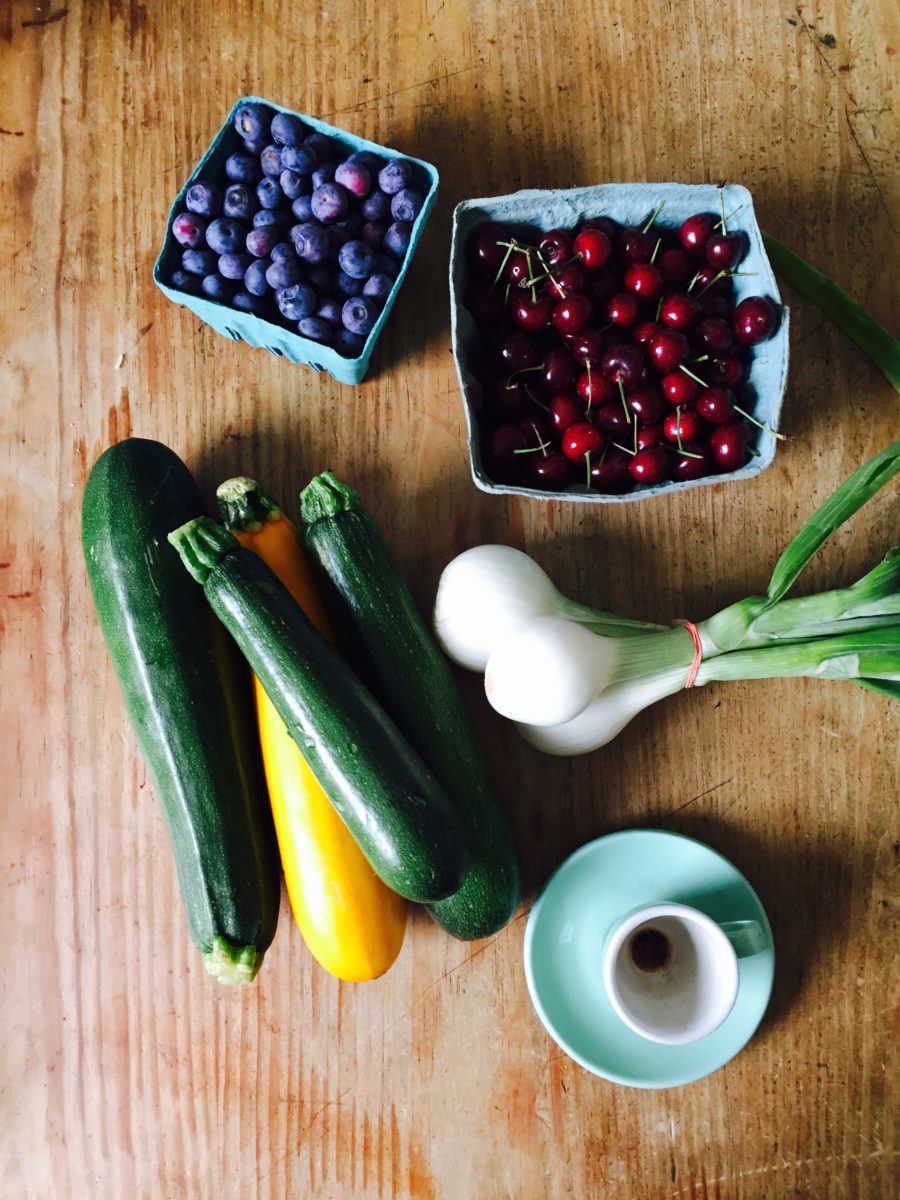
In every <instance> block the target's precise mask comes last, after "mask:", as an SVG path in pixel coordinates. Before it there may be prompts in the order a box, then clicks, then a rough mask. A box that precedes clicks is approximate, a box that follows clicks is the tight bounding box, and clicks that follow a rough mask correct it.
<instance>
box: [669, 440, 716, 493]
mask: <svg viewBox="0 0 900 1200" xmlns="http://www.w3.org/2000/svg"><path fill="white" fill-rule="evenodd" d="M670 457H671V456H670ZM712 469H713V459H712V455H711V454H710V451H709V447H708V446H705V445H704V444H703V443H702V442H683V443H682V446H681V450H676V452H675V455H674V457H673V458H672V462H671V465H670V470H671V472H672V478H673V479H674V480H676V481H677V482H678V483H685V482H687V480H689V479H702V478H703V476H704V475H708V474H709V473H710V471H711V470H712Z"/></svg>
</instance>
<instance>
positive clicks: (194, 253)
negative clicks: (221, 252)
mask: <svg viewBox="0 0 900 1200" xmlns="http://www.w3.org/2000/svg"><path fill="white" fill-rule="evenodd" d="M218 261H219V259H218V255H216V254H213V252H212V250H185V251H184V252H183V253H182V255H181V266H182V269H183V270H185V271H187V273H188V275H199V276H201V278H202V277H203V276H204V275H211V274H212V273H213V271H215V269H216V263H217V262H218Z"/></svg>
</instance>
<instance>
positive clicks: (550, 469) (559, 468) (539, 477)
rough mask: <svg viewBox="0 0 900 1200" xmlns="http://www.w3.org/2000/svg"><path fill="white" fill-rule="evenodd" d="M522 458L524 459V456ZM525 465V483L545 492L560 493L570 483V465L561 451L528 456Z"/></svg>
mask: <svg viewBox="0 0 900 1200" xmlns="http://www.w3.org/2000/svg"><path fill="white" fill-rule="evenodd" d="M522 457H525V456H524V455H523V456H522ZM527 457H528V462H527V463H526V464H525V481H526V483H529V484H531V486H532V487H536V488H541V489H543V490H544V491H545V492H561V491H562V490H563V488H565V487H568V485H569V484H570V483H571V482H572V464H571V463H570V462H569V460H568V459H567V458H566V456H565V455H564V454H563V453H562V451H561V450H551V451H550V453H549V454H547V455H546V456H545V455H543V454H529V455H528V456H527Z"/></svg>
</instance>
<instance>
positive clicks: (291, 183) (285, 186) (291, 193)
mask: <svg viewBox="0 0 900 1200" xmlns="http://www.w3.org/2000/svg"><path fill="white" fill-rule="evenodd" d="M278 182H279V184H280V185H281V190H282V191H283V192H284V194H285V195H286V196H287V198H288V200H296V199H297V197H298V196H303V195H305V194H307V193H308V192H309V191H310V179H309V176H308V175H298V174H297V173H296V171H282V172H281V174H280V175H279V176H278Z"/></svg>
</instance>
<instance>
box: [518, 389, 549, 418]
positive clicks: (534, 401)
mask: <svg viewBox="0 0 900 1200" xmlns="http://www.w3.org/2000/svg"><path fill="white" fill-rule="evenodd" d="M522 387H523V388H524V389H525V395H526V396H527V397H528V399H529V400H530V401H531V403H532V404H536V405H537V406H538V408H542V409H543V410H544V412H549V411H550V405H549V404H543V403H542V402H541V401H540V400H538V398H537V396H535V394H534V393H533V392H532V390H531V388H530V387H529V386H528V384H527V383H523V384H522Z"/></svg>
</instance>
